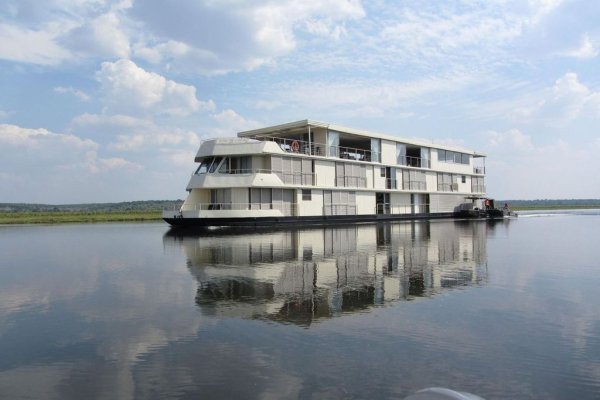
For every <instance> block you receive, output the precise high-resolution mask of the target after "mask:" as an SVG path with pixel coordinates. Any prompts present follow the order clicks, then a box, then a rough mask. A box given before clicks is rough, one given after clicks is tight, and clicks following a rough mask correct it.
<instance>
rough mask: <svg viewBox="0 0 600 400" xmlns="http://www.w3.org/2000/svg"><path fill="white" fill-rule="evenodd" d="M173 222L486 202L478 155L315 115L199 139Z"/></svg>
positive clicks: (422, 214)
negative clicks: (322, 119)
mask: <svg viewBox="0 0 600 400" xmlns="http://www.w3.org/2000/svg"><path fill="white" fill-rule="evenodd" d="M195 161H196V163H198V165H197V168H196V169H195V171H194V173H193V174H192V176H191V178H190V180H189V183H188V185H187V188H186V190H187V191H188V196H187V198H186V199H185V201H184V203H183V204H182V205H181V207H180V208H178V209H175V210H165V211H163V219H164V220H165V221H167V222H168V223H169V224H171V225H173V226H271V225H291V224H299V223H302V224H304V223H306V224H315V223H330V222H373V221H381V220H401V219H421V218H451V217H457V216H460V215H461V214H464V211H467V210H480V209H483V208H484V205H483V203H482V202H483V199H484V198H485V155H484V154H481V153H478V152H475V151H473V150H468V149H463V148H458V147H454V146H446V145H441V144H434V143H430V142H426V141H419V140H412V139H404V138H400V137H397V136H391V135H383V134H378V133H373V132H368V131H364V130H359V129H353V128H347V127H343V126H339V125H334V124H328V123H324V122H319V121H313V120H302V121H296V122H291V123H286V124H282V125H276V126H270V127H266V128H261V129H255V130H251V131H245V132H239V133H238V135H237V137H234V138H227V139H224V138H218V139H212V140H206V141H203V142H202V143H201V144H200V148H199V149H198V153H197V154H196V158H195Z"/></svg>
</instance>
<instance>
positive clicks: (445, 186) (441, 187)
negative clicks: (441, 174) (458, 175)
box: [437, 183, 458, 192]
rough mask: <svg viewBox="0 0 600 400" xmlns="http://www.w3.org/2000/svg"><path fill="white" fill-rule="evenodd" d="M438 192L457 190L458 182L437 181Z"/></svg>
mask: <svg viewBox="0 0 600 400" xmlns="http://www.w3.org/2000/svg"><path fill="white" fill-rule="evenodd" d="M437 191H438V192H458V183H438V186H437Z"/></svg>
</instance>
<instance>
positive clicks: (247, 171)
mask: <svg viewBox="0 0 600 400" xmlns="http://www.w3.org/2000/svg"><path fill="white" fill-rule="evenodd" d="M270 173H272V171H271V170H270V169H230V170H227V171H220V170H219V171H215V172H204V173H196V172H194V173H193V174H192V175H207V174H222V175H228V174H229V175H252V174H270Z"/></svg>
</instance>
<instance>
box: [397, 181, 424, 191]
mask: <svg viewBox="0 0 600 400" xmlns="http://www.w3.org/2000/svg"><path fill="white" fill-rule="evenodd" d="M402 189H404V190H427V182H423V181H404V182H403V183H402Z"/></svg>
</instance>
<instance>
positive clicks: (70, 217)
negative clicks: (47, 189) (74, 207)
mask: <svg viewBox="0 0 600 400" xmlns="http://www.w3.org/2000/svg"><path fill="white" fill-rule="evenodd" d="M160 219H161V212H160V211H129V212H121V211H112V212H109V211H107V212H102V211H97V212H81V211H37V212H0V224H63V223H82V222H117V221H136V222H139V221H159V220H160Z"/></svg>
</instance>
